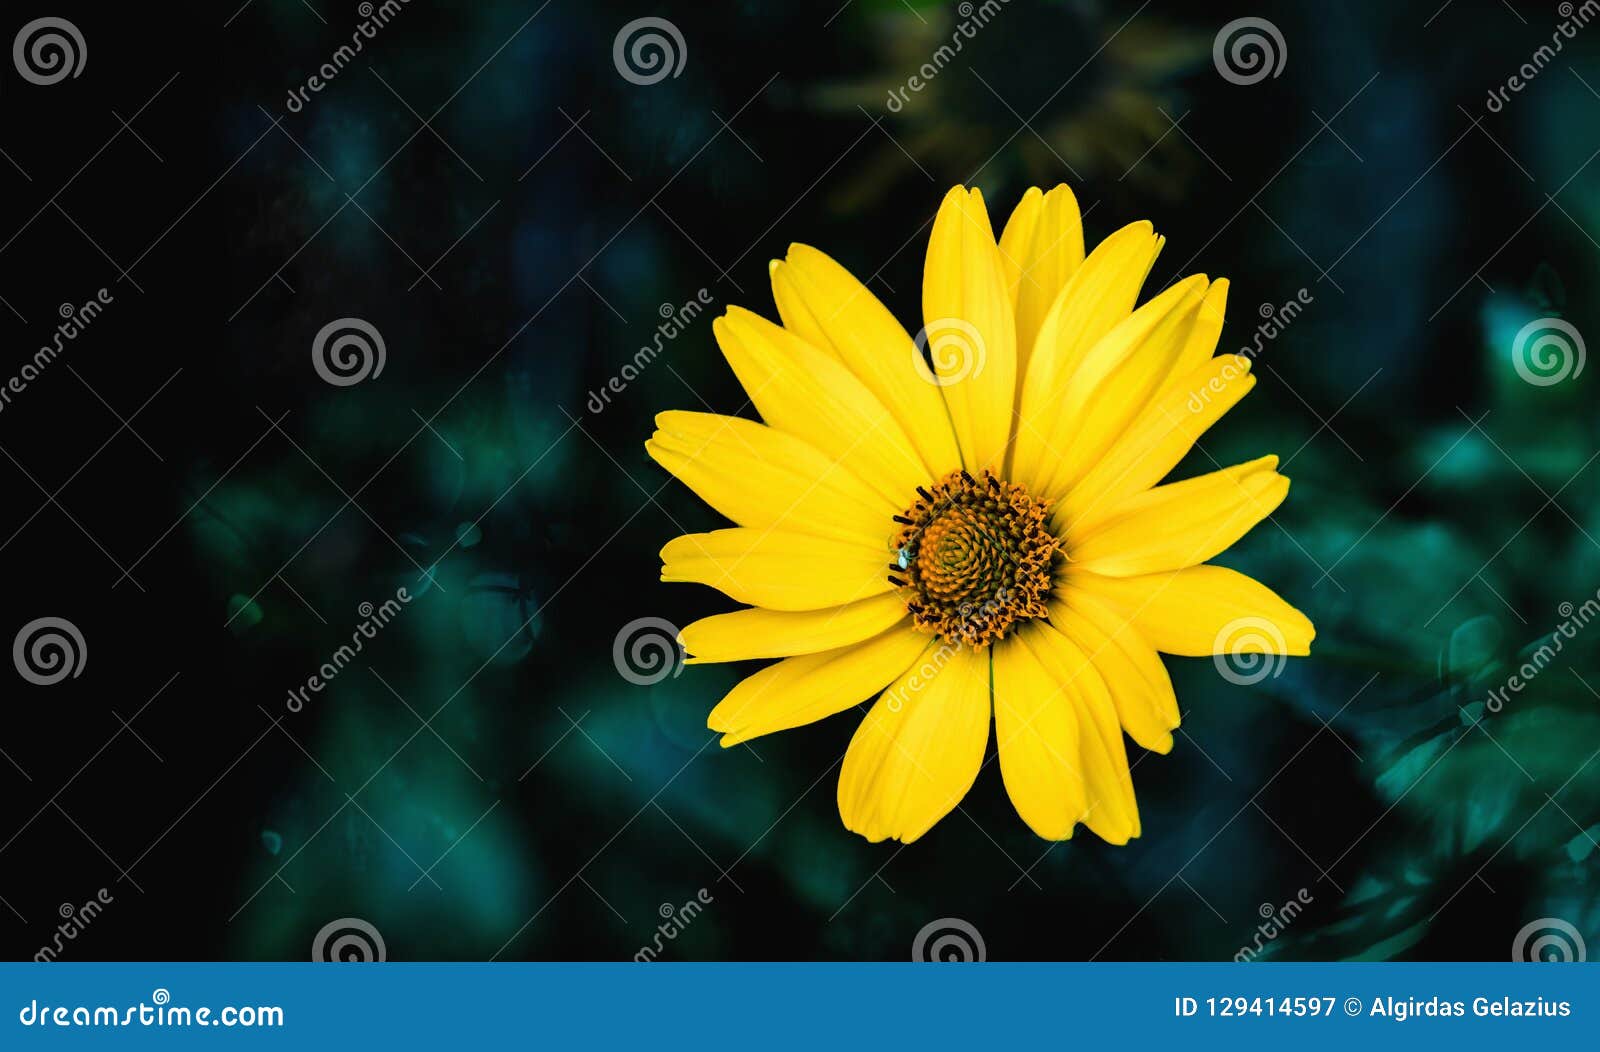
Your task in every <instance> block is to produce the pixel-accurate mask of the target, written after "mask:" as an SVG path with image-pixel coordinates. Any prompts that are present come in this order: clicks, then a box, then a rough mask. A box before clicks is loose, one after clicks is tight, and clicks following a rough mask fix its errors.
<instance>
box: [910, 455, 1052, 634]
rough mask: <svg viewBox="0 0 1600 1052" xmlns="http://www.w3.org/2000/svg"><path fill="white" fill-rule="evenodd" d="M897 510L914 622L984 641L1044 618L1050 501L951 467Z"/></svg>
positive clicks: (986, 473)
mask: <svg viewBox="0 0 1600 1052" xmlns="http://www.w3.org/2000/svg"><path fill="white" fill-rule="evenodd" d="M917 494H918V499H917V501H916V503H914V504H912V505H911V507H909V508H907V509H906V513H905V514H904V515H896V516H895V517H894V521H895V522H898V523H900V532H899V533H898V534H897V535H896V537H895V542H894V543H895V547H896V548H898V549H899V559H898V561H897V562H896V563H895V564H894V565H893V566H892V567H891V568H892V569H893V570H895V574H893V575H891V576H890V578H889V580H890V581H891V582H892V583H893V584H895V585H896V586H897V587H899V588H901V589H903V594H904V596H905V601H906V609H908V610H910V611H911V617H912V620H913V622H914V623H915V624H916V626H917V628H919V629H920V630H922V631H924V632H928V633H930V634H934V635H939V636H942V637H944V639H945V641H946V642H949V643H966V644H968V645H969V646H985V645H987V644H989V643H992V642H994V641H995V640H997V639H1000V638H1002V637H1003V636H1004V635H1005V634H1006V632H1007V630H1009V629H1010V627H1011V626H1012V625H1014V624H1016V623H1017V622H1019V621H1025V620H1027V619H1029V618H1033V617H1043V616H1045V614H1046V613H1047V609H1046V607H1045V600H1046V598H1047V597H1048V596H1049V594H1050V584H1051V572H1050V568H1051V563H1052V561H1053V559H1054V557H1055V554H1056V552H1057V551H1058V550H1059V549H1060V542H1059V541H1058V540H1056V538H1055V536H1054V535H1052V534H1051V533H1050V531H1049V529H1048V528H1047V527H1046V518H1047V512H1048V511H1049V508H1050V502H1049V501H1046V500H1036V499H1035V498H1034V497H1032V496H1030V495H1029V494H1028V491H1027V490H1025V489H1023V488H1022V487H1021V486H1017V485H1013V484H1012V483H1009V482H1005V481H1002V480H1001V479H999V478H996V477H995V476H994V475H993V474H992V473H990V472H989V471H987V470H985V471H983V472H981V473H980V474H979V475H978V476H976V477H974V476H973V475H971V474H969V473H967V472H965V471H952V472H951V473H950V474H948V475H946V476H945V477H944V478H942V479H940V480H939V482H938V483H937V484H936V485H934V487H933V488H932V490H928V489H924V488H923V487H921V486H918V487H917Z"/></svg>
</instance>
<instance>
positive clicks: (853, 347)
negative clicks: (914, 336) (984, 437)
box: [772, 245, 961, 477]
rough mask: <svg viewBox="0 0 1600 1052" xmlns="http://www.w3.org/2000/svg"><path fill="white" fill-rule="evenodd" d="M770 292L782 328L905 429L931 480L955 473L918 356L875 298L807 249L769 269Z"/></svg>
mask: <svg viewBox="0 0 1600 1052" xmlns="http://www.w3.org/2000/svg"><path fill="white" fill-rule="evenodd" d="M772 291H773V297H774V298H775V299H776V300H777V303H778V314H779V315H780V316H781V317H782V318H783V323H784V325H785V326H786V327H788V328H789V329H791V330H793V331H795V332H797V333H799V334H801V335H802V336H803V337H804V338H805V339H806V340H808V341H809V342H811V343H813V344H815V345H816V346H817V347H819V348H821V349H822V350H824V351H827V352H828V353H830V354H832V355H834V356H835V357H836V358H838V359H839V360H840V361H841V362H843V363H844V364H845V366H846V367H847V368H848V369H849V370H850V371H851V372H852V373H854V374H855V375H856V376H857V377H859V378H860V380H861V382H862V383H863V384H865V385H866V387H867V390H869V391H871V392H872V393H873V395H875V396H876V397H877V399H878V401H880V402H882V403H883V405H884V407H885V408H887V409H888V410H889V412H890V413H891V414H892V415H893V416H894V418H895V420H896V421H898V422H899V424H900V426H901V427H903V428H904V429H905V432H906V434H907V435H908V436H909V437H910V439H911V442H912V444H913V445H914V446H915V447H916V449H917V452H918V453H920V454H921V456H922V463H923V465H924V466H925V467H926V468H927V469H928V471H929V472H930V473H931V474H932V475H933V476H934V477H938V476H941V475H943V474H945V473H946V472H948V471H953V470H954V469H955V468H957V467H959V466H960V464H961V453H960V451H959V450H958V449H957V447H956V436H955V432H954V431H953V430H952V429H951V426H950V416H949V414H948V413H946V412H945V408H944V400H943V399H942V398H941V397H940V396H939V389H938V387H937V386H936V385H935V384H931V383H928V382H927V381H926V380H925V379H923V378H922V376H920V375H919V369H918V363H919V362H920V361H921V358H920V355H921V352H920V351H919V350H918V349H917V345H916V344H915V343H913V342H912V340H911V337H910V336H908V335H907V334H906V330H905V329H904V328H902V327H901V325H900V323H899V322H898V321H896V320H895V318H894V315H893V314H890V313H889V309H888V308H887V307H885V306H884V305H883V304H882V303H881V302H880V301H879V300H878V297H876V296H874V295H873V294H872V293H871V292H870V291H868V289H867V287H866V286H865V285H863V284H862V283H861V282H859V281H857V280H856V279H855V277H854V276H853V275H852V274H851V273H850V272H849V271H848V270H846V269H845V268H844V267H842V266H840V265H839V264H838V263H836V262H834V261H833V260H832V259H831V258H829V257H828V256H827V255H826V254H824V253H822V252H819V251H817V250H816V249H814V248H811V247H809V246H807V245H790V246H789V255H788V258H787V259H786V260H785V261H783V262H781V263H780V262H774V264H773V267H772Z"/></svg>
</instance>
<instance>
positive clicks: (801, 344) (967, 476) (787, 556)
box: [646, 186, 1315, 844]
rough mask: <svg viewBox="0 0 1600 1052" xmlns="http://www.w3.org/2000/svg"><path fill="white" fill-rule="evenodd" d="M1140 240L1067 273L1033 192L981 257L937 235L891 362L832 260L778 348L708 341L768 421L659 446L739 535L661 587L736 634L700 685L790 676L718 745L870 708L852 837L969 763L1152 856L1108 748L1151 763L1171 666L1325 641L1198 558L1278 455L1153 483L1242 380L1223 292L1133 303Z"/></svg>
mask: <svg viewBox="0 0 1600 1052" xmlns="http://www.w3.org/2000/svg"><path fill="white" fill-rule="evenodd" d="M1161 244H1162V239H1161V238H1160V237H1158V236H1156V234H1155V233H1154V231H1153V229H1152V227H1151V225H1150V224H1149V223H1143V222H1141V223H1134V224H1131V225H1129V226H1126V227H1124V228H1122V229H1121V230H1119V231H1117V232H1116V233H1114V234H1112V235H1111V236H1110V237H1108V238H1106V239H1105V240H1104V241H1103V242H1101V243H1100V244H1099V246H1097V247H1096V248H1095V250H1094V251H1093V252H1091V253H1089V254H1088V255H1087V256H1085V253H1084V245H1083V233H1082V226H1081V222H1080V217H1079V211H1078V205H1077V201H1076V200H1075V198H1074V197H1073V195H1072V192H1071V191H1070V190H1068V189H1067V188H1066V187H1065V186H1057V187H1056V188H1054V189H1053V190H1051V191H1050V192H1049V193H1041V192H1040V191H1039V190H1038V189H1032V190H1029V191H1028V193H1027V194H1026V195H1024V197H1023V199H1022V202H1021V203H1020V204H1019V205H1018V207H1017V209H1016V211H1015V212H1014V213H1013V214H1012V216H1011V219H1010V221H1009V222H1008V223H1007V224H1006V227H1005V230H1004V232H1003V233H1002V234H1001V236H1000V238H999V239H998V241H997V240H996V239H995V236H994V233H993V228H992V227H991V226H990V223H989V217H988V213H987V211H986V210H985V208H984V203H983V197H982V195H981V194H979V192H978V191H977V190H968V189H966V188H963V187H957V188H955V189H953V190H951V191H950V193H949V194H948V195H947V196H946V197H945V199H944V203H943V204H942V205H941V206H940V209H939V214H938V216H937V218H936V219H935V220H934V224H933V231H932V235H931V237H930V241H929V245H928V258H927V266H926V270H925V273H924V278H923V289H922V298H923V316H924V328H923V330H922V331H921V333H919V334H918V336H917V337H916V339H913V338H912V337H911V336H909V335H908V334H907V333H906V331H905V330H904V329H903V328H902V327H901V326H900V325H899V323H898V322H896V321H895V319H894V317H893V316H892V315H891V314H890V313H889V311H888V310H887V309H886V308H885V307H884V306H883V304H881V303H880V302H879V301H878V299H877V298H876V297H875V296H873V294H872V293H871V292H869V291H868V290H867V288H866V286H864V285H862V284H861V283H860V282H859V281H857V280H856V279H855V278H854V277H852V276H851V275H850V273H849V272H848V271H846V270H845V269H844V268H843V267H841V266H840V265H839V264H838V263H836V262H834V261H833V260H832V259H830V258H829V257H828V256H826V255H824V254H823V253H821V252H819V251H817V250H816V249H813V248H808V247H806V246H804V245H794V246H792V247H791V248H790V250H789V254H788V256H787V257H786V258H785V259H783V260H780V261H774V262H773V264H772V285H773V293H774V298H775V299H776V301H777V308H778V314H779V317H780V318H781V320H782V324H781V325H779V324H774V323H772V322H770V321H767V320H766V319H764V318H762V317H760V316H758V315H756V314H753V313H751V312H749V311H746V310H743V309H741V308H738V307H734V308H730V309H729V311H728V312H727V314H726V315H725V316H724V317H722V318H719V319H717V322H716V324H715V326H714V327H715V331H716V337H717V342H718V344H719V345H720V346H721V348H722V351H723V354H724V355H725V356H726V357H727V360H728V363H729V364H730V365H731V366H732V367H733V370H734V373H735V374H736V375H737V376H738V378H739V381H740V383H741V384H742V385H743V386H744V388H745V390H746V392H747V393H748V394H749V396H750V400H751V402H752V404H753V405H754V406H755V409H756V411H757V412H758V413H759V414H760V416H761V419H762V420H763V421H764V423H757V422H755V421H752V420H745V419H741V418H738V417H726V416H718V415H714V414H709V413H693V412H667V413H662V414H661V415H660V416H659V417H657V425H658V430H657V431H656V433H655V435H654V436H653V437H652V438H651V439H650V441H649V442H648V443H646V449H647V450H648V451H649V453H650V455H651V456H652V457H654V458H655V459H656V461H658V462H659V463H660V464H661V465H662V466H663V467H665V468H666V469H667V470H668V471H670V472H672V473H673V474H674V475H676V476H677V477H678V478H679V479H681V480H682V481H683V482H685V483H686V484H688V485H689V486H690V487H691V488H692V489H694V491H695V492H696V493H698V494H699V495H700V496H701V497H703V498H704V499H705V500H706V501H707V503H709V504H710V505H711V506H712V507H713V508H715V509H716V510H717V511H718V512H720V513H722V514H723V515H726V516H727V517H728V518H729V519H731V520H733V521H734V522H735V523H736V524H737V525H736V526H735V527H734V528H731V529H723V530H715V531H713V532H710V533H701V534H689V535H687V536H683V537H679V538H677V539H675V540H673V541H671V542H670V543H668V544H667V545H666V547H665V548H663V549H662V552H661V557H662V562H663V566H662V572H661V577H662V580H665V581H695V582H699V583H701V584H707V585H711V586H712V587H715V588H718V589H720V590H721V591H723V592H724V593H726V594H727V595H728V596H730V597H732V598H733V599H735V600H738V601H739V602H742V603H746V604H749V609H745V610H740V611H736V612H733V613H727V614H719V615H716V616H713V617H708V618H706V619H704V620H701V621H697V622H695V623H694V624H692V625H690V626H688V627H687V628H685V629H684V630H683V633H682V642H683V645H684V647H685V649H686V650H687V651H688V653H689V655H690V658H691V660H693V661H739V660H745V659H750V658H777V659H781V660H778V661H777V662H776V663H774V664H772V665H769V666H767V667H766V668H763V669H762V670H761V671H759V672H757V673H755V674H754V675H752V676H750V677H749V678H747V679H745V680H744V681H743V682H741V683H739V684H738V685H737V686H735V687H734V689H733V690H732V691H731V692H729V694H728V695H727V697H725V698H723V699H722V701H721V703H720V704H718V705H717V706H716V707H715V708H714V709H713V710H712V712H711V716H710V719H709V721H708V722H709V725H710V727H711V729H712V730H714V731H717V732H719V733H721V734H722V735H723V738H722V743H723V745H725V746H727V745H734V744H737V743H739V742H743V741H747V740H749V739H751V738H755V737H758V736H760V735H764V734H770V733H772V732H774V731H779V730H785V729H788V728H791V727H798V726H800V725H802V724H806V723H811V722H813V721H815V720H819V719H822V718H824V717H826V716H831V715H833V714H835V713H839V712H843V711H844V710H846V709H849V708H851V707H853V706H855V705H857V704H858V703H860V702H862V701H864V700H866V699H868V698H870V697H872V696H873V695H875V694H876V695H878V697H877V700H876V702H874V704H873V705H872V707H871V709H870V710H869V711H868V713H867V715H866V718H865V719H864V720H862V722H861V724H860V726H859V728H858V729H857V731H856V733H855V736H854V738H853V739H852V741H851V743H850V747H849V750H848V751H847V752H846V754H845V757H844V764H843V768H842V770H841V772H840V777H839V793H838V799H839V812H840V815H841V817H842V818H843V820H844V824H845V825H846V826H847V827H848V828H850V829H852V830H854V831H855V832H858V833H860V834H862V835H863V836H866V837H867V838H868V839H869V840H873V841H878V840H883V839H885V838H890V837H892V838H896V839H899V840H902V841H906V842H909V841H911V840H914V839H916V838H917V837H919V836H921V835H922V834H923V833H925V832H927V830H928V829H929V828H931V827H932V826H933V824H934V823H935V822H937V821H938V820H939V819H940V818H942V817H944V816H945V815H946V814H948V813H949V812H950V811H951V810H952V809H953V808H954V807H955V806H956V805H957V804H958V803H960V801H961V799H962V797H963V796H965V795H966V792H967V790H968V789H969V788H971V786H972V784H973V782H974V781H975V780H976V779H977V776H978V773H979V771H980V769H981V768H982V767H983V766H984V756H985V753H986V752H987V749H988V741H989V725H990V721H991V718H992V720H993V723H994V729H995V739H996V742H997V745H998V750H997V752H998V757H999V766H1000V773H1001V776H1002V778H1003V779H1004V782H1005V786H1006V790H1007V792H1008V794H1009V795H1010V797H1011V800H1012V803H1013V804H1014V805H1015V807H1016V809H1017V812H1018V813H1019V814H1020V815H1021V816H1022V818H1023V820H1024V821H1025V822H1027V823H1028V825H1029V826H1030V827H1031V828H1032V829H1033V830H1034V831H1035V832H1037V833H1038V834H1039V835H1040V836H1043V837H1047V838H1050V839H1065V838H1068V837H1070V836H1071V835H1072V832H1073V830H1074V828H1075V827H1076V826H1077V824H1078V823H1080V822H1081V823H1083V824H1085V825H1087V826H1088V827H1089V828H1090V829H1091V830H1093V831H1094V832H1095V833H1097V834H1098V835H1099V836H1101V837H1103V838H1104V839H1106V840H1108V841H1110V842H1112V843H1116V844H1122V843H1126V842H1127V841H1128V839H1129V838H1131V837H1135V836H1138V835H1139V811H1138V806H1137V804H1136V802H1135V800H1134V795H1133V782H1132V778H1131V776H1130V774H1129V768H1128V759H1127V754H1126V752H1125V750H1124V747H1123V742H1122V735H1123V734H1124V733H1126V734H1127V735H1128V736H1129V737H1131V738H1132V739H1133V740H1134V741H1135V742H1136V743H1138V744H1139V745H1140V746H1143V747H1144V748H1146V749H1151V750H1154V751H1156V752H1161V753H1165V752H1168V751H1169V750H1170V749H1171V748H1172V731H1173V730H1174V729H1175V728H1176V727H1177V726H1178V704H1177V700H1176V698H1175V697H1174V694H1173V690H1172V683H1171V680H1170V679H1169V678H1168V675H1167V671H1166V668H1165V666H1164V665H1163V663H1162V659H1161V657H1160V656H1159V655H1160V654H1161V653H1166V654H1176V655H1188V656H1200V655H1212V654H1221V653H1228V654H1233V655H1245V656H1247V657H1249V658H1254V659H1257V660H1262V661H1265V660H1267V657H1266V656H1267V655H1284V654H1297V655H1303V654H1306V653H1308V652H1309V649H1310V644H1311V639H1312V637H1313V636H1314V634H1315V632H1314V630H1313V628H1312V625H1311V622H1310V621H1309V620H1307V619H1306V617H1305V616H1304V615H1303V614H1301V613H1300V612H1299V611H1298V610H1296V609H1295V608H1294V607H1292V606H1290V605H1289V604H1288V603H1286V602H1284V601H1283V600H1282V599H1280V598H1279V597H1278V596H1277V595H1276V594H1274V593H1273V592H1272V591H1270V590H1269V589H1267V588H1266V587H1265V586H1263V585H1261V584H1259V583H1258V582H1256V581H1255V580H1253V579H1251V578H1249V577H1246V576H1244V575H1243V574H1240V573H1237V572H1235V571H1233V570H1228V569H1225V568H1223V567H1219V566H1211V565H1206V561H1207V560H1208V559H1210V558H1212V557H1213V556H1215V555H1217V554H1218V553H1220V552H1222V551H1223V550H1224V549H1226V548H1228V547H1229V546H1230V545H1232V544H1233V542H1234V541H1236V540H1238V539H1239V538H1240V537H1242V536H1243V535H1244V534H1245V533H1246V532H1248V531H1249V530H1250V528H1251V527H1253V526H1254V525H1255V524H1256V523H1257V522H1259V521H1260V520H1261V519H1263V518H1265V517H1266V516H1267V515H1269V514H1270V513H1271V512H1272V510H1273V509H1274V508H1276V507H1277V506H1278V504H1279V503H1280V502H1282V500H1283V498H1284V496H1285V495H1286V494H1287V493H1288V489H1289V480H1288V479H1287V478H1285V477H1284V476H1282V475H1280V474H1279V473H1278V472H1277V457H1274V456H1267V457H1262V458H1261V459H1259V460H1254V461H1250V462H1249V463H1245V464H1240V465H1237V466H1234V467H1230V468H1225V469H1222V470H1219V471H1214V472H1212V473H1210V474H1206V475H1201V476H1198V477H1196V478H1191V479H1185V480H1183V481H1179V482H1168V483H1164V484H1163V483H1162V480H1163V479H1164V478H1165V476H1166V475H1167V474H1168V473H1169V472H1170V471H1172V469H1173V468H1174V467H1176V466H1177V464H1178V462H1179V461H1180V460H1181V459H1182V458H1183V457H1184V455H1185V454H1186V453H1187V452H1188V451H1189V450H1190V449H1191V448H1192V447H1193V446H1194V444H1195V442H1196V440H1197V439H1198V438H1199V437H1200V435H1201V434H1202V433H1203V432H1204V431H1205V430H1206V429H1207V428H1208V427H1210V426H1211V425H1212V424H1213V423H1215V422H1216V421H1217V420H1218V419H1219V418H1220V417H1221V416H1222V415H1223V414H1224V413H1225V412H1227V410H1228V409H1230V408H1231V407H1232V406H1233V405H1234V404H1235V403H1237V402H1238V401H1239V399H1240V398H1242V397H1243V396H1244V395H1245V393H1246V392H1248V391H1249V390H1250V388H1251V387H1252V386H1254V383H1255V377H1254V376H1253V375H1252V374H1251V373H1250V361H1249V359H1247V358H1244V357H1242V356H1239V355H1221V356H1218V357H1213V351H1214V349H1215V347H1216V342H1217V337H1218V335H1219V333H1220V332H1221V328H1222V316H1223V307H1224V303H1225V300H1226V296H1227V282H1226V281H1225V280H1218V281H1216V282H1209V281H1207V279H1206V278H1205V277H1204V276H1203V275H1197V276H1194V277H1189V278H1185V279H1183V280H1181V281H1177V282H1174V283H1173V284H1172V285H1171V286H1170V287H1168V288H1167V289H1165V290H1164V291H1162V292H1160V293H1159V294H1157V295H1156V296H1154V297H1152V298H1151V299H1149V300H1148V301H1147V302H1145V303H1144V304H1142V305H1139V306H1137V307H1136V306H1135V304H1136V302H1137V300H1138V296H1139V291H1140V288H1141V287H1142V285H1143V284H1144V280H1145V278H1146V276H1147V275H1148V273H1149V271H1150V267H1151V265H1152V264H1153V263H1154V261H1155V258H1156V254H1157V252H1159V251H1160V248H1161Z"/></svg>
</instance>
